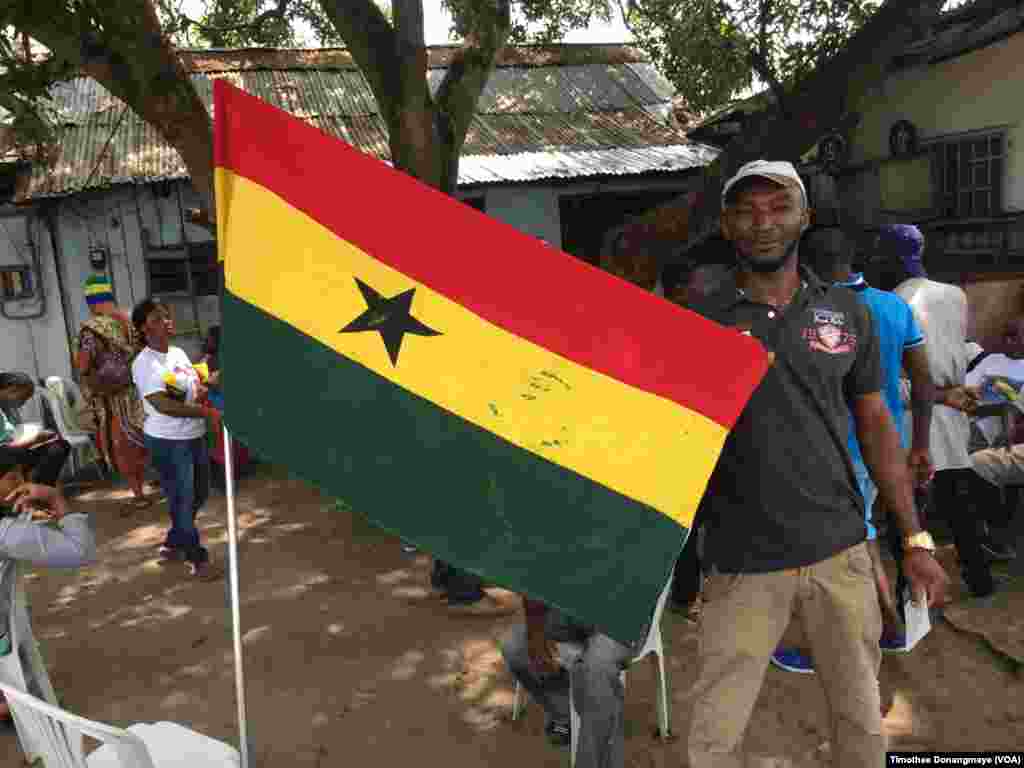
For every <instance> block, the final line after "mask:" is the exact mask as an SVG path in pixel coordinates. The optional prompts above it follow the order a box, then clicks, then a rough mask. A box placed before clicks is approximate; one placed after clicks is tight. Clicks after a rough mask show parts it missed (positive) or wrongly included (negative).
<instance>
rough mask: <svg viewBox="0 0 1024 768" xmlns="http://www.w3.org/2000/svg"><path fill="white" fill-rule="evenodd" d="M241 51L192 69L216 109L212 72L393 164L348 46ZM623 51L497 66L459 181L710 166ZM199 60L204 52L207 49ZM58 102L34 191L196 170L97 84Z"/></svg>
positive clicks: (662, 91)
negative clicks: (343, 61) (319, 50)
mask: <svg viewBox="0 0 1024 768" xmlns="http://www.w3.org/2000/svg"><path fill="white" fill-rule="evenodd" d="M242 53H246V52H225V53H224V54H223V55H222V58H223V59H224V61H223V62H222V63H223V64H228V63H234V64H236V65H237V66H238V67H239V68H238V69H235V70H234V71H228V70H227V68H226V66H225V67H220V68H218V67H217V66H216V62H217V58H218V55H220V54H218V52H204V53H202V59H201V61H202V67H201V68H202V69H203V70H204V71H202V72H193V74H192V80H193V82H194V84H195V86H196V89H197V91H198V93H199V96H200V98H201V99H202V100H203V101H204V103H206V104H207V106H208V108H211V109H212V107H211V101H212V91H213V85H212V84H213V78H215V77H225V78H228V79H230V80H231V81H232V82H233V83H234V84H235V85H238V86H239V87H241V88H243V89H244V90H246V91H248V92H249V93H252V94H253V95H256V96H259V97H260V98H262V99H264V100H266V101H267V102H269V103H271V104H273V105H275V106H277V107H280V108H282V109H284V110H287V111H288V112H290V113H292V114H294V115H296V116H297V117H301V118H303V119H305V120H307V121H308V122H310V123H312V124H313V125H316V126H317V127H318V128H320V129H321V130H323V131H325V132H326V133H329V134H330V135H332V136H336V137H338V138H340V139H343V140H345V141H347V142H349V143H350V144H352V145H353V146H356V147H358V148H359V149H361V150H363V151H364V152H367V153H368V154H371V155H373V156H375V157H377V158H379V159H381V160H385V161H386V160H388V158H389V156H390V155H389V150H388V135H387V129H386V126H385V124H384V121H383V119H382V118H381V116H380V115H379V112H378V109H377V104H376V101H375V99H374V97H373V93H372V91H371V90H370V86H369V84H368V82H367V81H366V79H365V78H364V77H363V76H362V74H361V73H360V72H359V71H358V70H357V69H354V68H352V67H346V66H341V65H338V61H340V59H339V56H340V54H337V52H331V54H332V55H331V56H329V57H327V58H328V60H329V61H330V62H332V64H331V66H330V68H321V69H317V68H314V66H313V64H311V61H314V60H315V56H313V55H312V52H308V51H307V52H297V53H301V54H302V56H301V57H299V59H298V60H301V62H302V65H301V66H296V67H295V68H288V69H271V68H268V67H266V66H262V67H261V66H257V62H265V61H266V60H267V58H268V57H267V56H264V57H262V58H260V57H256V58H254V57H252V56H248V55H246V56H242V55H241V54H242ZM284 53H286V52H276V54H278V55H275V56H273V57H269V58H270V59H271V60H272V61H274V62H275V63H280V61H286V60H287V59H282V56H283V55H284ZM613 53H614V51H613V49H612V48H610V47H608V46H602V47H600V55H601V56H602V57H604V60H602V61H600V62H599V63H592V64H579V63H575V62H577V61H578V60H580V58H581V56H582V54H581V52H580V51H574V53H573V56H571V57H568V58H569V60H570V61H571V62H572V63H568V64H565V65H559V64H550V63H549V65H546V66H545V65H536V64H531V65H529V66H520V65H516V66H507V67H500V68H498V69H496V70H495V71H494V72H493V73H492V75H491V78H490V80H489V81H488V84H487V87H486V88H485V90H484V93H483V94H482V96H481V99H480V104H479V109H478V111H477V114H476V116H475V118H474V121H473V123H472V125H471V127H470V130H469V133H468V135H467V138H466V143H465V146H464V148H463V155H462V159H461V162H460V173H459V183H460V184H484V183H499V182H513V181H518V182H523V181H535V180H539V179H544V178H576V177H585V176H594V175H606V174H642V173H650V172H664V171H680V170H685V169H688V168H693V167H697V166H701V165H704V164H706V163H708V162H710V161H711V160H712V159H713V158H714V156H715V153H716V150H715V149H713V148H711V147H707V146H703V145H699V144H691V143H688V142H687V140H686V138H685V137H684V135H683V133H682V132H681V131H680V130H678V129H677V128H675V127H672V126H670V125H669V124H668V123H667V122H666V121H663V120H659V119H658V116H659V115H661V114H666V113H668V112H670V110H671V98H672V89H671V86H670V85H669V84H668V83H667V82H666V81H665V80H664V78H662V77H661V76H660V75H659V74H658V73H657V71H656V70H655V69H654V68H653V67H651V66H650V65H649V64H646V63H644V62H640V61H636V60H635V59H627V60H622V61H616V57H615V56H614V55H612V54H613ZM228 54H230V55H228ZM543 54H544V55H543V56H542V57H540V59H541V60H543V61H547V62H550V61H551V57H552V55H553V54H552V53H551V51H550V50H549V49H544V50H543ZM530 55H531V57H532V58H530V60H531V61H533V60H534V59H537V58H538V56H539V54H538V53H537V52H536V51H532V52H531V54H530ZM192 56H193V58H194V59H195V60H199V56H200V54H199V53H195V54H192ZM435 58H436V57H435ZM441 58H442V59H443V57H441ZM620 58H625V57H624V55H623V57H620ZM511 59H512V60H516V58H515V57H511ZM279 60H280V61H279ZM186 61H188V58H186ZM238 62H244V63H238ZM443 76H444V70H443V69H439V68H434V69H431V70H430V71H429V73H428V77H429V80H430V83H431V86H432V87H433V88H436V87H437V86H438V85H439V84H440V82H441V79H442V78H443ZM52 98H53V101H54V106H55V107H56V108H57V109H58V110H59V112H60V114H61V117H62V119H63V121H64V123H65V126H64V129H63V135H62V139H61V142H60V153H59V156H58V159H57V160H56V163H55V164H54V166H53V167H52V168H44V167H41V166H37V167H34V168H33V175H32V178H31V181H30V184H29V186H28V190H27V194H26V195H25V197H26V198H31V197H42V196H52V195H61V194H69V193H72V192H76V191H80V190H82V189H84V188H91V187H103V186H108V185H111V184H118V183H126V182H143V183H144V182H150V181H154V180H159V179H168V178H183V177H186V176H187V171H186V169H185V167H184V164H183V163H182V162H181V160H180V158H179V157H178V154H177V152H175V151H174V150H173V149H171V148H170V146H168V145H167V144H166V143H164V141H163V140H162V139H161V138H160V136H159V135H158V134H157V132H156V131H155V130H154V129H153V128H151V127H150V126H148V125H146V124H145V123H143V122H142V121H141V120H139V119H138V118H137V117H136V116H135V114H134V113H131V112H129V113H128V114H126V115H124V117H123V119H122V113H123V111H124V107H123V105H122V103H121V102H120V101H119V100H118V99H117V98H115V97H114V96H112V95H111V94H109V93H108V92H107V91H106V90H105V89H104V88H103V87H102V86H100V85H99V84H98V83H97V82H95V81H94V80H91V79H88V78H77V79H75V80H72V81H70V82H67V83H63V84H61V85H59V86H58V87H56V88H54V89H53V91H52ZM108 143H109V146H108ZM104 148H106V149H104ZM101 157H102V160H100V158H101Z"/></svg>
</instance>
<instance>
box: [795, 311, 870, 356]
mask: <svg viewBox="0 0 1024 768" xmlns="http://www.w3.org/2000/svg"><path fill="white" fill-rule="evenodd" d="M811 314H812V316H813V318H814V327H812V328H805V329H804V332H803V337H804V339H806V340H807V345H808V346H809V347H810V348H811V349H814V350H817V351H818V352H827V353H828V354H830V355H843V354H847V353H848V352H853V351H854V350H855V349H856V348H857V334H855V333H850V332H849V331H847V330H846V329H845V327H844V326H845V325H846V314H845V313H843V312H834V311H832V310H830V309H812V310H811Z"/></svg>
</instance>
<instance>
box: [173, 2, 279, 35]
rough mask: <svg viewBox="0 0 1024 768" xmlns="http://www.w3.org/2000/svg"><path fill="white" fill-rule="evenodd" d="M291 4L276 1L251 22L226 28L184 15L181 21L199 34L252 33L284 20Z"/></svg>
mask: <svg viewBox="0 0 1024 768" xmlns="http://www.w3.org/2000/svg"><path fill="white" fill-rule="evenodd" d="M291 4H292V0H277V6H276V7H274V8H271V9H270V10H268V11H264V12H263V13H261V14H260V15H259V16H257V17H256V18H254V19H253V20H252V21H246V22H243V23H241V24H230V25H227V26H223V27H219V26H213V25H207V24H201V23H200V22H198V21H196V20H195V19H191V18H189V17H188V16H186V15H185V14H181V20H182V21H183V22H185V26H193V27H195V28H196V29H198V30H199V31H200V32H215V33H223V32H241V31H242V30H252V31H253V32H254V33H259V32H262V31H263V26H264V25H265V24H266V23H267V22H269V21H271V20H272V19H277V20H278V21H281V20H283V19H284V17H285V14H286V13H288V6H289V5H291Z"/></svg>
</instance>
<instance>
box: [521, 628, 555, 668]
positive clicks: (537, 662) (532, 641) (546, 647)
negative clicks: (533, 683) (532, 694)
mask: <svg viewBox="0 0 1024 768" xmlns="http://www.w3.org/2000/svg"><path fill="white" fill-rule="evenodd" d="M526 651H527V653H528V654H529V656H530V669H531V670H532V671H533V674H535V675H536V676H537V677H538V678H541V679H543V678H545V677H552V676H554V675H557V674H558V672H559V671H560V670H561V668H562V667H561V665H560V664H559V663H558V646H557V645H555V643H554V641H552V640H549V639H548V636H547V635H545V634H544V633H543V632H528V633H527V637H526Z"/></svg>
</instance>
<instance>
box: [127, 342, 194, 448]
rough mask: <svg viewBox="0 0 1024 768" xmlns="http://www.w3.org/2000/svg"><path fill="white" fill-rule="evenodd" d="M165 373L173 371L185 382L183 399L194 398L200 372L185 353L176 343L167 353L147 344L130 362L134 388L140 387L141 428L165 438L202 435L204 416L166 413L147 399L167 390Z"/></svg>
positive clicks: (190, 438) (187, 438) (191, 399)
mask: <svg viewBox="0 0 1024 768" xmlns="http://www.w3.org/2000/svg"><path fill="white" fill-rule="evenodd" d="M168 373H173V374H175V376H176V377H177V378H178V379H179V381H184V382H187V384H188V394H187V396H186V399H185V402H188V403H193V402H195V399H196V386H197V385H198V384H199V374H198V373H196V371H195V369H194V368H193V367H192V363H191V362H190V361H189V359H188V355H186V354H185V353H184V352H183V351H182V350H181V349H179V348H178V347H168V348H167V352H166V354H165V353H163V352H157V351H156V350H155V349H152V348H150V347H146V348H145V349H143V350H142V351H141V352H140V353H139V354H138V356H137V357H136V358H135V362H133V363H132V379H133V380H134V381H135V388H136V389H137V390H138V391H139V397H141V398H142V407H143V409H144V410H145V413H146V421H145V424H144V425H143V431H144V432H145V433H146V434H147V435H149V436H150V437H161V438H163V439H165V440H192V439H194V438H197V437H202V436H203V435H205V434H206V420H205V419H189V418H182V417H180V416H168V415H166V414H163V413H160V412H159V411H158V410H157V409H156V408H154V407H153V405H152V404H151V403H150V402H149V401H148V400H147V399H146V398H147V397H149V395H152V394H155V393H157V392H164V391H166V389H167V384H166V382H164V375H165V374H168Z"/></svg>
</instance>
